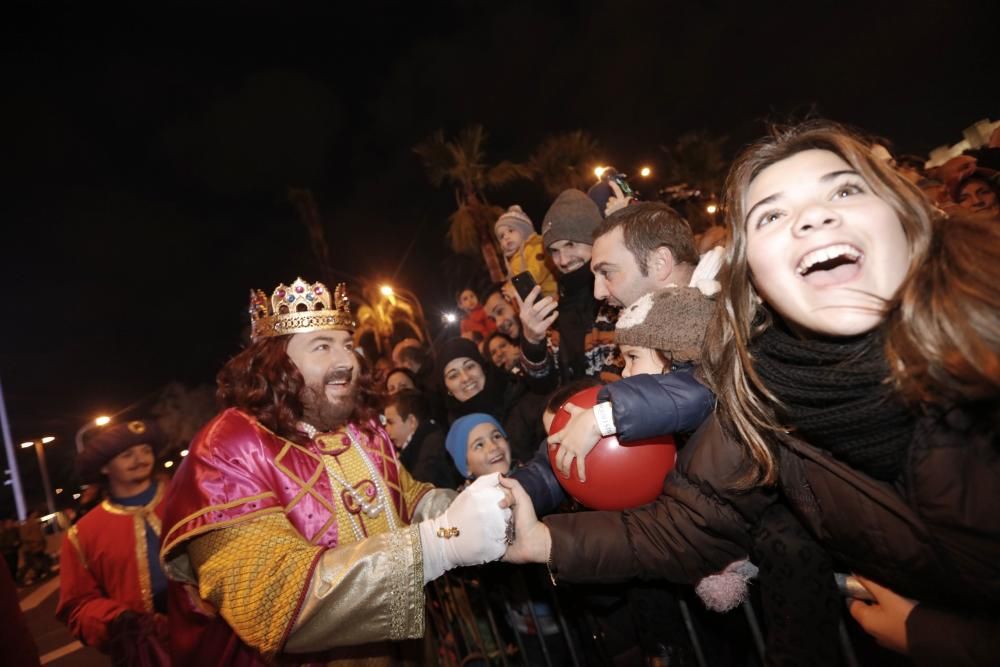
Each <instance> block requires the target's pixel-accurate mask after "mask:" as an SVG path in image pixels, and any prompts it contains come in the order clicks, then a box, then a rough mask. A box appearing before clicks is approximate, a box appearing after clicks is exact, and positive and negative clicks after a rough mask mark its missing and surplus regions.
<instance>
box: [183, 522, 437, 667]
mask: <svg viewBox="0 0 1000 667" xmlns="http://www.w3.org/2000/svg"><path fill="white" fill-rule="evenodd" d="M261 544H267V545H268V547H269V548H268V549H267V550H263V549H261V548H260V545H261ZM187 551H188V554H189V555H190V558H191V564H192V566H193V567H194V570H195V571H196V572H197V580H198V587H199V594H200V596H201V597H202V598H203V599H205V600H207V601H208V602H210V603H211V604H212V605H214V606H215V607H216V608H218V609H219V613H221V614H222V616H223V618H225V619H226V621H227V622H228V623H229V625H230V626H231V627H232V628H233V629H234V630H235V631H236V632H237V634H238V635H239V636H240V638H241V639H242V640H243V641H244V642H246V643H247V644H249V645H250V646H252V647H254V648H256V649H257V650H258V651H260V652H261V653H262V654H263V655H264V657H265V658H266V659H271V658H273V657H274V655H276V654H277V653H278V652H279V651H284V652H291V653H315V652H321V651H327V650H329V649H333V648H338V647H346V646H356V645H359V644H367V643H370V642H376V641H383V640H386V639H390V640H401V639H415V638H419V637H422V636H423V631H424V614H423V607H424V590H423V583H424V581H423V567H424V566H423V556H422V551H421V547H420V534H419V530H418V529H417V528H416V527H415V526H414V527H408V528H403V529H400V530H395V531H390V532H387V533H383V534H381V535H376V536H374V537H370V538H368V539H365V540H363V541H361V542H356V543H353V544H348V545H341V546H338V547H337V548H336V549H327V550H323V549H322V547H316V546H313V545H311V544H309V543H308V542H307V541H306V540H305V539H304V538H303V537H302V536H301V535H300V534H299V533H298V532H297V531H296V530H295V528H294V527H293V526H292V525H291V523H289V522H288V520H287V519H286V518H284V517H283V516H278V515H275V514H270V515H267V516H262V517H259V518H257V519H255V520H254V521H250V522H243V523H240V524H239V525H236V526H232V527H230V528H225V529H220V530H216V531H212V532H210V533H208V534H206V535H203V536H200V537H198V538H196V539H195V540H193V541H191V542H190V543H189V545H188V549H187ZM320 553H322V555H320ZM274 554H280V556H279V557H278V558H277V561H276V560H275V556H274ZM317 557H318V559H317ZM283 644H284V647H283V646H282V645H283Z"/></svg>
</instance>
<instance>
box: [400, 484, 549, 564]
mask: <svg viewBox="0 0 1000 667" xmlns="http://www.w3.org/2000/svg"><path fill="white" fill-rule="evenodd" d="M499 478H500V475H499V473H493V474H492V475H485V476H483V477H480V478H478V479H477V480H476V481H474V482H473V483H472V484H470V485H469V486H468V488H466V489H465V490H464V491H462V493H460V494H458V496H457V497H456V498H455V500H454V501H452V503H451V505H450V506H449V507H448V509H446V510H445V511H444V513H443V514H441V515H440V516H438V517H436V518H433V519H428V520H427V521H423V522H421V523H420V526H419V527H420V543H421V547H422V549H423V557H424V581H425V582H427V581H431V580H432V579H436V578H438V577H439V576H441V575H442V574H444V573H445V572H447V571H448V570H450V569H452V568H456V567H461V566H463V565H479V564H481V563H488V562H490V561H494V560H497V559H499V558H500V557H501V556H503V554H504V550H505V548H506V547H507V543H508V542H509V541H510V538H511V535H512V534H513V531H514V529H513V524H512V523H511V521H512V516H511V510H510V507H511V506H512V505H513V498H514V496H513V494H512V492H511V491H510V490H509V489H506V488H504V487H502V486H500V484H499ZM530 502H531V501H528V503H529V505H530Z"/></svg>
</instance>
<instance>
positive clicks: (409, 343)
mask: <svg viewBox="0 0 1000 667" xmlns="http://www.w3.org/2000/svg"><path fill="white" fill-rule="evenodd" d="M408 347H420V341H419V340H417V339H416V338H404V339H403V340H401V341H399V342H398V343H396V346H395V347H393V348H392V366H393V368H399V367H401V366H404V367H407V368H409V367H408V366H407V364H406V362H405V361H404V360H403V359H402V356H401V353H402V352H403V350H404V349H406V348H408ZM410 370H411V371H413V372H414V373H416V372H417V369H413V368H410Z"/></svg>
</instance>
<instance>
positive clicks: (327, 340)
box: [286, 331, 361, 430]
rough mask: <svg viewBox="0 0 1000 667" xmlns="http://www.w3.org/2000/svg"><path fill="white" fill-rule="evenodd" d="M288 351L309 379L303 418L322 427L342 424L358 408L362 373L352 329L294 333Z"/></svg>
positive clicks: (304, 396)
mask: <svg viewBox="0 0 1000 667" xmlns="http://www.w3.org/2000/svg"><path fill="white" fill-rule="evenodd" d="M286 352H287V353H288V357H289V358H290V359H291V360H292V362H293V363H294V364H295V366H296V368H298V369H299V372H300V373H302V377H303V378H304V379H305V383H306V386H305V387H304V388H303V391H302V395H301V396H300V398H301V399H302V403H303V405H304V407H305V413H304V415H303V419H305V421H307V422H308V423H310V424H312V425H313V426H315V427H316V428H318V429H320V430H330V429H333V428H334V427H336V426H339V425H340V424H342V423H343V422H344V421H345V420H346V419H347V418H348V417H349V416H350V414H351V412H352V411H353V410H354V402H355V400H356V398H357V390H358V377H359V375H360V372H361V368H360V365H359V363H358V358H357V356H356V355H355V352H354V339H353V338H352V336H351V334H350V332H347V331H311V332H309V333H298V334H294V335H293V336H291V338H290V339H289V340H288V347H287V348H286Z"/></svg>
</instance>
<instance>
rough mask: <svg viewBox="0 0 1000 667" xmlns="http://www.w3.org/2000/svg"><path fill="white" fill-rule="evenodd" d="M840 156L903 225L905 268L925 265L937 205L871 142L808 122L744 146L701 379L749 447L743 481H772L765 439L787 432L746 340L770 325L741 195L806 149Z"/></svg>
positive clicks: (733, 181)
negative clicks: (753, 268) (756, 281)
mask: <svg viewBox="0 0 1000 667" xmlns="http://www.w3.org/2000/svg"><path fill="white" fill-rule="evenodd" d="M813 149H819V150H826V151H830V152H831V153H834V154H836V155H838V156H839V157H840V158H842V159H843V160H844V161H845V162H847V163H848V164H849V165H850V166H851V167H852V168H853V169H854V170H855V171H857V172H858V174H859V175H860V176H861V177H862V178H863V179H864V181H865V182H866V183H867V184H868V186H869V187H870V188H871V189H872V191H873V192H874V193H875V195H877V196H878V197H880V198H881V199H883V200H884V201H885V202H886V203H888V204H889V205H890V206H891V207H892V209H893V210H894V211H895V212H896V215H897V216H898V217H899V220H900V222H901V223H902V225H903V231H904V232H905V234H906V238H907V241H908V242H909V245H910V252H911V261H910V273H911V274H912V272H913V271H914V267H916V266H918V265H920V264H922V263H923V260H924V258H925V256H926V253H927V248H928V245H929V240H930V236H931V225H932V220H934V218H935V217H936V216H937V215H938V214H937V213H936V209H934V208H933V207H931V205H930V204H929V203H928V202H927V200H926V199H925V198H924V196H923V194H922V193H921V192H920V191H919V190H918V189H917V188H916V187H915V186H914V185H913V184H912V183H910V182H909V181H907V180H906V179H904V178H902V177H901V176H899V175H898V174H897V173H896V172H895V171H893V170H892V169H891V168H890V167H889V166H888V165H887V164H885V163H884V162H882V161H880V160H878V159H877V158H875V157H873V156H872V154H871V151H870V149H869V145H868V144H867V143H866V142H865V141H864V140H863V139H861V138H860V137H859V136H857V135H856V134H854V133H852V132H850V131H849V130H847V129H845V128H844V127H842V126H839V125H836V124H834V123H830V122H827V121H810V122H807V123H803V124H800V125H797V126H793V127H790V128H775V129H773V130H772V134H771V135H770V136H768V137H766V138H764V139H762V140H760V141H758V142H757V143H755V144H753V145H751V146H750V147H749V148H747V149H746V150H745V151H744V152H743V154H742V155H741V156H740V157H739V158H738V159H737V160H736V162H735V163H734V164H733V166H732V168H731V169H730V172H729V176H728V178H727V180H726V194H725V198H724V203H723V205H724V207H725V216H726V224H727V227H728V230H729V234H730V242H729V244H728V246H727V247H726V264H725V268H724V269H723V271H722V273H721V275H720V278H719V280H720V282H721V284H722V293H721V294H720V295H719V298H718V299H717V303H718V309H719V310H718V312H717V314H716V317H715V318H714V320H713V322H712V324H711V325H710V326H709V330H708V333H707V335H706V337H705V345H704V350H703V358H704V364H703V369H704V373H705V377H706V380H707V382H708V384H709V386H710V387H711V388H712V390H713V391H714V392H715V394H716V396H717V398H718V401H719V403H718V405H719V416H720V417H721V419H722V422H723V424H724V425H725V426H726V428H727V429H728V430H729V431H730V432H731V433H732V435H733V436H734V437H736V438H738V439H739V440H740V441H741V442H743V443H744V444H745V446H746V447H747V448H748V450H749V455H750V459H751V461H752V464H753V466H752V470H750V471H749V473H748V474H747V475H746V477H745V478H744V479H743V480H742V483H741V485H742V486H746V487H749V486H754V485H758V484H772V483H774V482H775V481H776V479H777V463H776V460H775V457H774V453H773V451H772V449H771V447H770V446H769V442H770V441H771V440H772V439H773V436H774V435H775V434H776V433H781V432H786V431H787V429H786V428H785V427H784V426H783V425H782V424H781V423H780V422H779V420H778V418H777V416H776V414H775V411H774V409H773V407H772V406H773V405H775V404H777V403H778V400H777V398H776V397H775V396H774V394H773V393H771V391H769V390H768V388H767V387H766V386H764V384H763V382H761V380H760V378H759V377H758V376H757V373H756V372H755V371H754V367H753V358H752V356H751V354H750V342H751V341H752V340H753V339H754V338H755V337H756V336H758V335H760V334H761V333H762V332H763V331H764V330H766V329H767V327H769V326H770V325H771V318H770V314H769V312H768V310H767V309H766V308H765V307H764V305H763V303H762V301H761V299H760V297H759V296H758V294H757V291H756V290H755V289H754V286H753V282H752V276H751V274H750V268H749V264H748V262H747V230H746V224H745V222H744V218H745V217H746V202H745V201H744V199H745V197H746V193H747V190H748V188H749V186H750V183H751V181H753V179H754V178H755V177H756V176H757V175H758V174H760V172H761V171H763V170H764V169H766V168H767V167H769V166H770V165H772V164H775V163H777V162H780V161H782V160H784V159H786V158H789V157H791V156H793V155H795V154H797V153H800V152H802V151H806V150H813Z"/></svg>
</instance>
